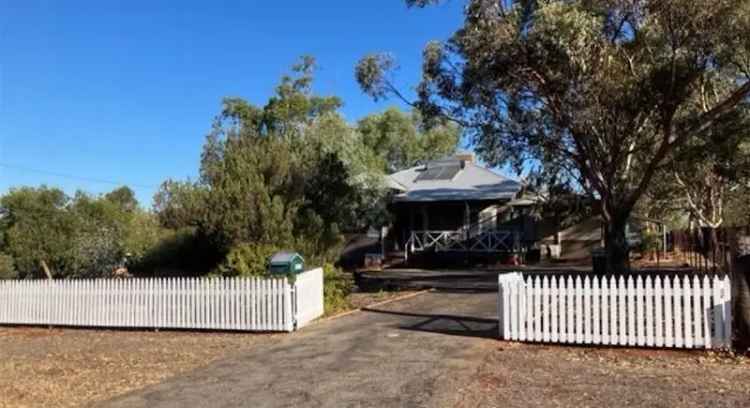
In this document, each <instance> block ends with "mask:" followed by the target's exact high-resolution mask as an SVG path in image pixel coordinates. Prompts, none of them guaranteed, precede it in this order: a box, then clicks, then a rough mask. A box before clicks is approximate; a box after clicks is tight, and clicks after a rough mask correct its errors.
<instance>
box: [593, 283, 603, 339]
mask: <svg viewBox="0 0 750 408" xmlns="http://www.w3.org/2000/svg"><path fill="white" fill-rule="evenodd" d="M592 283H593V285H594V286H593V288H592V289H591V294H592V296H593V303H592V305H591V307H592V309H593V319H594V324H593V329H592V330H593V331H594V334H593V337H592V339H591V341H592V342H593V343H594V344H601V342H602V337H601V325H600V321H601V319H600V317H601V316H600V311H601V302H600V295H601V279H600V278H599V277H598V276H595V277H594V279H592Z"/></svg>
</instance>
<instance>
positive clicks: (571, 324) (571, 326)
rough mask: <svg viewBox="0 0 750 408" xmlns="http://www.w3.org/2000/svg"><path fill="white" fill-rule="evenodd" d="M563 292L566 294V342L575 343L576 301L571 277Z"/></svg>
mask: <svg viewBox="0 0 750 408" xmlns="http://www.w3.org/2000/svg"><path fill="white" fill-rule="evenodd" d="M565 291H566V292H567V299H566V300H565V304H566V307H567V310H568V319H567V325H568V327H567V329H566V331H567V333H568V342H569V343H575V341H576V337H575V334H576V333H575V308H576V301H575V295H576V293H575V286H574V282H573V277H571V276H568V281H567V285H566V288H565Z"/></svg>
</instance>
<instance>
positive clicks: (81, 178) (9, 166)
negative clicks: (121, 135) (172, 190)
mask: <svg viewBox="0 0 750 408" xmlns="http://www.w3.org/2000/svg"><path fill="white" fill-rule="evenodd" d="M0 167H4V168H6V169H13V170H20V171H26V172H30V173H38V174H46V175H48V176H55V177H62V178H67V179H71V180H78V181H86V182H89V183H100V184H110V185H115V186H128V187H133V188H141V189H156V188H159V187H158V186H154V185H147V184H133V183H122V182H119V181H114V180H105V179H99V178H92V177H84V176H76V175H72V174H66V173H58V172H55V171H48V170H40V169H34V168H31V167H26V166H19V165H16V164H9V163H0Z"/></svg>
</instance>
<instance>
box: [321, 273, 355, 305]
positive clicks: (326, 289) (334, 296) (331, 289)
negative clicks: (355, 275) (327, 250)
mask: <svg viewBox="0 0 750 408" xmlns="http://www.w3.org/2000/svg"><path fill="white" fill-rule="evenodd" d="M323 282H324V284H323V297H324V303H325V313H326V314H327V315H330V314H334V313H337V312H341V311H344V310H347V309H350V308H351V303H350V302H349V294H350V293H351V292H352V281H351V279H348V278H347V276H346V275H345V274H344V273H343V272H342V271H341V270H340V269H338V268H336V267H334V266H333V265H332V264H330V263H327V264H325V265H323Z"/></svg>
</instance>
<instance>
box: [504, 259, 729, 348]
mask: <svg viewBox="0 0 750 408" xmlns="http://www.w3.org/2000/svg"><path fill="white" fill-rule="evenodd" d="M498 284H499V296H498V317H499V319H500V322H499V327H500V337H501V338H503V339H506V340H518V341H529V342H551V343H573V344H601V345H627V346H647V347H668V348H672V347H674V348H707V349H710V348H727V347H729V346H730V341H731V327H732V326H731V319H732V313H731V291H730V281H729V278H728V277H726V276H724V277H719V276H712V277H709V276H705V275H704V276H703V277H702V278H699V277H698V276H693V277H692V278H689V277H687V276H685V277H682V278H669V277H664V278H662V277H659V276H657V277H653V278H652V277H651V276H646V277H645V278H644V277H642V276H638V277H636V278H633V276H629V277H628V278H627V279H626V278H624V277H622V276H620V277H619V278H615V277H601V278H600V277H589V276H587V277H584V278H581V276H577V277H575V278H573V277H572V276H543V277H540V276H535V277H533V278H531V277H526V278H524V277H523V276H522V275H521V274H519V273H513V274H507V275H500V277H499V278H498Z"/></svg>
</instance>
